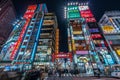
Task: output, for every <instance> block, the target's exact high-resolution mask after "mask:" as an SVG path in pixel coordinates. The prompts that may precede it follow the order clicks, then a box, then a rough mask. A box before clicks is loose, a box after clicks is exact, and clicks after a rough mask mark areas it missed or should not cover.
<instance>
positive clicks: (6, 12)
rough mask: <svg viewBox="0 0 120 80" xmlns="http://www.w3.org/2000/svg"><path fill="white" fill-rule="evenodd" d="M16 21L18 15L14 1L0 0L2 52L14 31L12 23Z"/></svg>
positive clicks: (0, 41)
mask: <svg viewBox="0 0 120 80" xmlns="http://www.w3.org/2000/svg"><path fill="white" fill-rule="evenodd" d="M15 19H16V14H15V9H14V6H13V4H12V1H11V0H0V50H1V46H2V44H4V43H5V41H6V40H7V38H8V37H9V34H10V33H11V31H12V29H13V27H12V22H14V20H15Z"/></svg>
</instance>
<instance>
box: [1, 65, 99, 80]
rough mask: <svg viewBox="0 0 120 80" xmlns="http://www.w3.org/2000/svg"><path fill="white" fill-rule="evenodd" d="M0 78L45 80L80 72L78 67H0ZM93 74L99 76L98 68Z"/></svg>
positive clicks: (6, 79)
mask: <svg viewBox="0 0 120 80" xmlns="http://www.w3.org/2000/svg"><path fill="white" fill-rule="evenodd" d="M0 72H1V73H0V80H45V79H46V78H48V77H53V76H59V77H61V75H62V74H65V73H70V74H73V75H77V74H80V70H79V69H77V68H76V69H62V68H57V67H56V68H48V67H46V68H41V69H32V70H27V71H22V72H19V71H4V70H3V69H0ZM94 74H95V76H98V77H100V74H101V71H100V69H96V70H94Z"/></svg>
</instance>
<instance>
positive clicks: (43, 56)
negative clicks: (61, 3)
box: [33, 13, 59, 68]
mask: <svg viewBox="0 0 120 80" xmlns="http://www.w3.org/2000/svg"><path fill="white" fill-rule="evenodd" d="M58 51H59V29H58V24H57V18H56V16H55V14H54V13H45V14H44V19H43V24H42V27H41V30H40V38H39V42H38V45H37V52H36V54H35V60H34V63H33V65H34V66H36V67H44V68H45V66H51V64H52V62H51V60H52V56H51V55H52V53H54V52H55V53H58Z"/></svg>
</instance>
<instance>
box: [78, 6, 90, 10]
mask: <svg viewBox="0 0 120 80" xmlns="http://www.w3.org/2000/svg"><path fill="white" fill-rule="evenodd" d="M88 9H89V7H88V6H79V10H80V11H82V10H88Z"/></svg>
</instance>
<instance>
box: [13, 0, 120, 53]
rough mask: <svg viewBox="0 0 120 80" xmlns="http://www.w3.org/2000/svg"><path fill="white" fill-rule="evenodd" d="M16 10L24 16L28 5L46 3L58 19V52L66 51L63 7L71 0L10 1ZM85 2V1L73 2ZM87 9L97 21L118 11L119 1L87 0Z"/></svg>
mask: <svg viewBox="0 0 120 80" xmlns="http://www.w3.org/2000/svg"><path fill="white" fill-rule="evenodd" d="M12 1H13V4H14V6H15V9H16V13H17V16H18V17H20V16H22V15H23V14H24V12H25V10H26V8H27V6H28V5H30V4H36V3H37V4H38V3H46V4H47V8H48V11H49V12H55V13H56V15H57V18H58V25H59V29H60V51H64V52H66V51H67V30H66V23H65V19H64V17H63V16H64V10H63V9H64V6H65V4H66V2H67V1H72V0H12ZM73 1H87V0H73ZM89 7H90V8H91V10H92V12H93V14H94V15H95V18H96V19H97V21H99V19H100V18H101V16H102V15H103V14H104V12H105V11H110V10H120V0H89Z"/></svg>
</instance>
